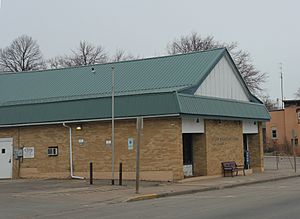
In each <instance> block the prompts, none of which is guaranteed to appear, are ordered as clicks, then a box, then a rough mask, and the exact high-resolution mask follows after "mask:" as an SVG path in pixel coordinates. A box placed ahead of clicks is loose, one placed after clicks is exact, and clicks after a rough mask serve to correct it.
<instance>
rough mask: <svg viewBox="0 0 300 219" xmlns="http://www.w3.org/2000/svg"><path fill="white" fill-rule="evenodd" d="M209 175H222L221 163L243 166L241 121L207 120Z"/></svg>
mask: <svg viewBox="0 0 300 219" xmlns="http://www.w3.org/2000/svg"><path fill="white" fill-rule="evenodd" d="M205 135H206V153H207V175H220V174H222V168H221V162H223V161H230V160H233V161H236V162H237V163H238V164H243V161H244V158H243V131H242V123H241V122H240V121H223V120H222V121H220V122H219V120H205Z"/></svg>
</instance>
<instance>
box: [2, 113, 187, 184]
mask: <svg viewBox="0 0 300 219" xmlns="http://www.w3.org/2000/svg"><path fill="white" fill-rule="evenodd" d="M82 125H83V129H82V130H81V131H76V130H75V127H76V125H75V124H73V125H71V127H72V132H73V135H72V137H73V138H72V143H73V164H74V165H73V167H74V174H75V175H79V176H84V177H87V176H88V170H89V162H90V161H93V164H94V171H95V172H94V173H95V174H94V175H95V177H96V178H107V179H110V178H111V160H112V159H111V148H110V147H108V146H107V145H105V141H106V140H108V139H111V122H90V123H83V124H82ZM0 137H12V138H13V139H14V147H15V148H16V147H23V146H27V147H34V148H35V157H34V158H33V159H23V161H21V162H20V171H18V169H17V167H18V166H19V164H18V161H14V164H13V167H14V170H13V172H14V177H17V176H18V175H19V176H20V177H26V178H66V177H69V175H70V165H69V130H68V129H67V128H65V127H63V126H62V124H59V125H44V126H30V127H21V128H11V129H8V128H5V129H4V128H3V129H0ZM129 137H130V138H133V141H134V149H133V150H131V151H130V150H128V138H129ZM115 139H116V142H115V178H117V177H118V166H119V162H122V163H123V171H124V179H126V178H127V179H134V178H135V154H136V153H135V148H136V125H135V120H118V121H116V123H115ZM79 140H83V141H84V144H80V143H79ZM51 146H58V150H59V152H58V153H59V155H58V156H54V157H49V156H48V155H47V149H48V147H51ZM182 159H183V158H182V134H181V120H180V118H157V119H155V118H153V119H145V120H144V129H143V130H142V136H141V162H140V163H141V166H140V169H141V179H147V180H150V179H152V180H179V179H182V178H183V170H182Z"/></svg>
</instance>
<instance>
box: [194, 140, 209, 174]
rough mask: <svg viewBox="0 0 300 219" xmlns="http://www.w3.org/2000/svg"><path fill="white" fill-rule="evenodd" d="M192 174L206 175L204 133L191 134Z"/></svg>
mask: <svg viewBox="0 0 300 219" xmlns="http://www.w3.org/2000/svg"><path fill="white" fill-rule="evenodd" d="M193 165H194V176H206V175H207V156H206V143H205V134H193Z"/></svg>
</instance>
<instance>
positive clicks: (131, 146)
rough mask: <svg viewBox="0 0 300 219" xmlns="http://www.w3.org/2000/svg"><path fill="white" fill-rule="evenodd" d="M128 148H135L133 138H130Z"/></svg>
mask: <svg viewBox="0 0 300 219" xmlns="http://www.w3.org/2000/svg"><path fill="white" fill-rule="evenodd" d="M128 150H133V138H128Z"/></svg>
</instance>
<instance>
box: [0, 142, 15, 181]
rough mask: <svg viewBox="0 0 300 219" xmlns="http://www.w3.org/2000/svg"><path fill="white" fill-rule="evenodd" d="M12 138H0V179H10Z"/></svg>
mask: <svg viewBox="0 0 300 219" xmlns="http://www.w3.org/2000/svg"><path fill="white" fill-rule="evenodd" d="M12 149H13V147H12V138H0V179H9V178H12V161H13V160H12V159H13V156H12V155H13V153H12Z"/></svg>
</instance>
